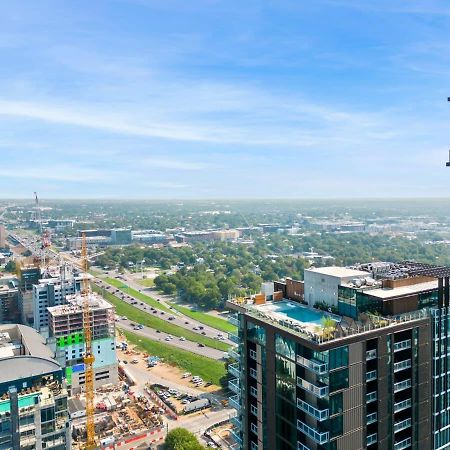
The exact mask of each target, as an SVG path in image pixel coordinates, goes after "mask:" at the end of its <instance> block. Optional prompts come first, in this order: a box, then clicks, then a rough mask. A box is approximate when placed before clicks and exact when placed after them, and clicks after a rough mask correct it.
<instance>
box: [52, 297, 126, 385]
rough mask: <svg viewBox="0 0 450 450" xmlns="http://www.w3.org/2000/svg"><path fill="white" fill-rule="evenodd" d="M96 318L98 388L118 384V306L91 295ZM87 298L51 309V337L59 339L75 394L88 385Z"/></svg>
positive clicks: (72, 299)
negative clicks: (84, 325)
mask: <svg viewBox="0 0 450 450" xmlns="http://www.w3.org/2000/svg"><path fill="white" fill-rule="evenodd" d="M89 302H90V305H91V314H92V316H91V317H92V323H91V328H92V350H93V355H94V356H95V362H94V372H95V387H96V388H98V387H100V386H102V385H105V384H109V383H113V384H116V383H117V382H118V373H117V370H118V363H117V355H116V346H115V313H114V312H115V311H114V306H112V305H110V304H109V303H108V302H106V301H105V300H104V299H103V298H102V297H100V296H98V295H97V294H94V293H91V294H89ZM82 307H83V297H82V295H80V294H75V295H71V296H67V297H66V304H64V305H60V306H53V307H49V308H48V313H49V332H50V336H51V337H53V338H55V339H56V349H55V351H56V353H57V355H60V356H58V357H57V359H58V362H59V363H60V364H61V365H62V366H63V367H65V369H66V370H65V373H66V379H67V383H68V384H69V385H70V387H71V390H72V393H77V392H80V391H81V390H82V388H83V385H84V382H85V373H84V364H83V356H84V353H85V345H84V328H83V308H82Z"/></svg>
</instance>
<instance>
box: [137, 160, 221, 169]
mask: <svg viewBox="0 0 450 450" xmlns="http://www.w3.org/2000/svg"><path fill="white" fill-rule="evenodd" d="M142 164H144V165H145V166H146V167H153V168H159V169H173V170H186V171H191V170H194V171H195V170H205V169H211V168H216V167H218V166H216V165H214V164H209V163H206V162H199V161H183V160H180V159H178V158H177V159H161V158H147V159H145V160H144V161H142Z"/></svg>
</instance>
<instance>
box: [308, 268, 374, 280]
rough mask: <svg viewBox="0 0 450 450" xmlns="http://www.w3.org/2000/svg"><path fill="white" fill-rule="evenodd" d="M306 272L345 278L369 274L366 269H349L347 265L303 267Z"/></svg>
mask: <svg viewBox="0 0 450 450" xmlns="http://www.w3.org/2000/svg"><path fill="white" fill-rule="evenodd" d="M306 272H314V273H320V274H323V275H329V276H332V277H337V278H346V277H367V276H370V275H371V274H370V273H369V272H366V271H362V270H356V269H349V268H347V267H339V266H329V267H317V268H313V269H305V273H306Z"/></svg>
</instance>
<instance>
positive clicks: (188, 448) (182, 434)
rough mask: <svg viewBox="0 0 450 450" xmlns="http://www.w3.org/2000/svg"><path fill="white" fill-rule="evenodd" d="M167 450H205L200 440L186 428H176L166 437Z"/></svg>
mask: <svg viewBox="0 0 450 450" xmlns="http://www.w3.org/2000/svg"><path fill="white" fill-rule="evenodd" d="M165 449H166V450H205V447H203V445H201V444H200V443H199V442H198V439H197V438H196V437H195V436H194V435H193V434H192V433H191V432H189V431H188V430H186V428H175V429H174V430H172V431H170V432H169V433H168V434H167V436H166V441H165Z"/></svg>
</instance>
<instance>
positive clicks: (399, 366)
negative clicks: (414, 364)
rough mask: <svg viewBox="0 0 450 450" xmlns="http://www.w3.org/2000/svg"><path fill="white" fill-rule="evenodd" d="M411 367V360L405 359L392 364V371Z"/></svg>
mask: <svg viewBox="0 0 450 450" xmlns="http://www.w3.org/2000/svg"><path fill="white" fill-rule="evenodd" d="M410 367H411V360H410V359H405V360H404V361H400V362H398V363H395V364H394V372H400V371H401V370H405V369H409V368H410Z"/></svg>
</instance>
